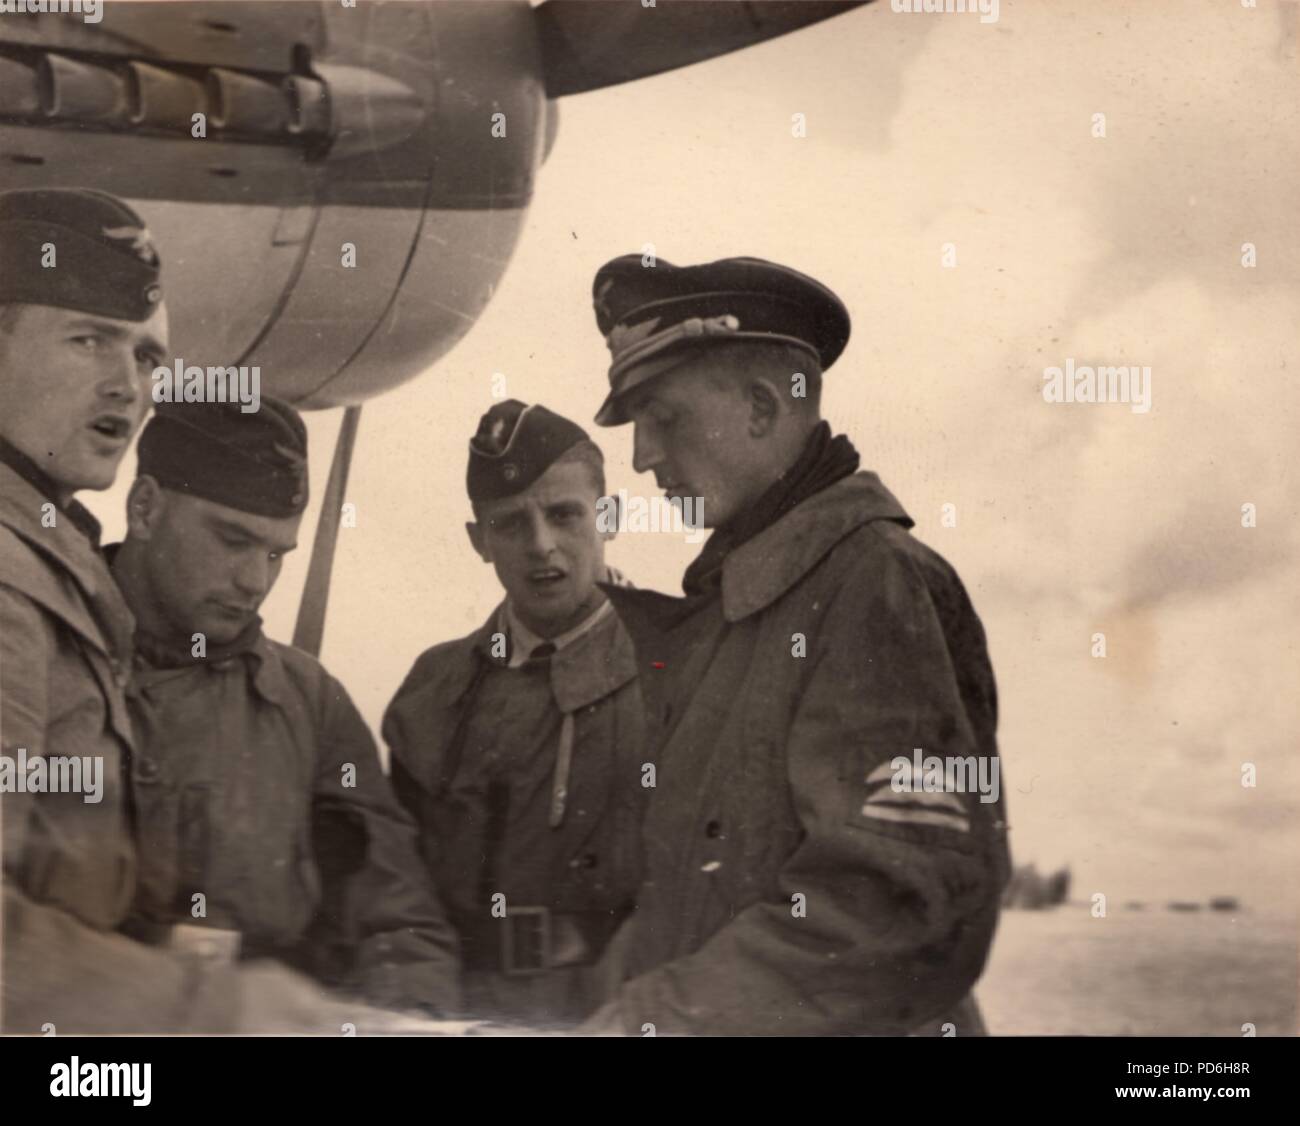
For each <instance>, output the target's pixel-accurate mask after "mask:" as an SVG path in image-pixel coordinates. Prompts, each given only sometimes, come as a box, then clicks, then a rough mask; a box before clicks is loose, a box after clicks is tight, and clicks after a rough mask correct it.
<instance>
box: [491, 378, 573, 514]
mask: <svg viewBox="0 0 1300 1126" xmlns="http://www.w3.org/2000/svg"><path fill="white" fill-rule="evenodd" d="M586 441H590V438H589V437H588V435H587V432H586V431H585V430H583V428H582V427H581V426H579V425H578V424H577V423H576V422H570V421H569V420H568V419H567V418H564V417H562V416H561V415H558V414H556V413H555V412H554V411H549V410H547V409H546V408H545V407H543V406H538V405H536V404H534V405H533V406H527V405H526V404H524V403H521V402H520V401H519V400H518V399H507V400H506V401H505V402H504V403H497V404H496V405H495V406H494V407H493V408H492V409H491V410H489V411H488V412H487V413H486V414H485V415H484V416H483V417H482V418H481V419H479V424H478V433H476V434H475V435H474V437H473V438H471V439H470V441H469V470H468V472H467V473H466V488H467V489H468V491H469V499H470V500H471V501H473V503H475V504H480V503H482V502H483V501H488V500H501V499H503V498H505V497H511V496H514V495H515V494H516V493H522V492H523V491H524V490H525V489H526V488H528V486H529V485H531V484H532V483H533V482H534V481H536V480H537V479H538V478H539V477H540V476H541V475H542V474H543V473H545V472H546V471H547V470H548V469H549V468H550V467H551V466H552V465H553V464H554V463H555V460H556V459H557V458H558V457H559V456H560V455H561V454H563V453H566V452H567V451H569V450H571V449H572V448H573V447H574V446H576V445H577V444H578V443H579V442H586Z"/></svg>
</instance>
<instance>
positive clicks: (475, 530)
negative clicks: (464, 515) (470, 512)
mask: <svg viewBox="0 0 1300 1126" xmlns="http://www.w3.org/2000/svg"><path fill="white" fill-rule="evenodd" d="M465 531H466V532H468V533H469V542H470V543H471V544H473V545H474V550H475V551H476V552H477V553H478V557H479V558H480V559H482V560H483V562H484V563H491V562H492V552H491V551H489V550H488V545H487V537H486V536H485V535H484V534H483V525H482V524H476V523H475V522H474V521H473V520H467V521H466V522H465Z"/></svg>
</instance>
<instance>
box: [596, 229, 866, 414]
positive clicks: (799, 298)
mask: <svg viewBox="0 0 1300 1126" xmlns="http://www.w3.org/2000/svg"><path fill="white" fill-rule="evenodd" d="M592 298H593V301H594V303H595V306H596V325H597V327H598V328H599V329H600V331H601V334H602V335H603V336H604V337H605V342H606V343H607V344H608V345H609V350H610V354H611V356H612V357H613V362H612V364H611V365H610V369H609V383H610V392H609V396H608V397H607V398H606V399H605V402H604V404H603V405H602V406H601V408H600V411H599V412H598V413H597V414H596V422H597V424H598V425H600V426H617V425H619V424H620V423H624V422H626V421H627V418H626V417H625V416H624V415H623V412H622V409H621V407H620V406H619V403H618V399H619V398H620V396H622V395H625V394H626V393H627V392H628V391H630V390H632V388H633V387H638V386H640V385H641V384H642V383H645V382H646V381H647V380H649V379H653V378H654V377H655V376H657V375H662V374H663V373H664V372H666V371H667V370H669V369H670V368H672V367H675V366H676V365H677V364H678V363H680V362H681V359H682V356H681V352H682V350H683V349H685V348H690V347H699V346H701V345H704V344H708V343H715V342H719V341H730V340H766V341H782V342H784V343H787V344H792V345H794V346H796V347H800V348H803V349H805V350H806V351H807V352H808V353H809V354H810V355H812V356H814V357H816V358H817V360H818V361H819V364H820V367H821V369H822V370H823V371H825V370H826V369H827V368H829V367H830V366H831V364H833V363H834V362H835V361H836V360H837V359H838V358H839V355H840V353H841V352H843V351H844V346H845V344H847V343H848V340H849V313H848V310H847V309H846V308H845V307H844V303H843V302H842V301H841V300H840V299H839V298H838V297H836V296H835V294H834V293H832V292H831V291H830V290H829V289H827V288H826V287H825V286H824V285H822V284H821V282H819V281H816V280H814V279H813V278H810V277H808V276H807V275H806V274H801V273H799V272H798V271H797V270H792V269H790V268H789V267H788V266H780V265H778V264H777V263H775V262H767V261H764V260H763V259H762V258H724V259H722V260H721V261H718V262H709V263H706V264H705V265H702V266H674V265H673V264H672V263H671V262H665V261H664V260H663V259H662V258H660V259H658V261H657V263H656V264H655V265H654V266H646V265H643V264H642V260H641V257H640V256H639V255H636V254H625V255H623V256H622V257H621V258H615V259H613V260H612V261H610V262H606V263H605V265H604V266H602V267H601V268H600V270H599V271H597V273H596V280H595V282H594V283H593V285H592Z"/></svg>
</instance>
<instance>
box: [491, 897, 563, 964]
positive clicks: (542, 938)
mask: <svg viewBox="0 0 1300 1126" xmlns="http://www.w3.org/2000/svg"><path fill="white" fill-rule="evenodd" d="M524 920H527V921H526V922H525V921H524ZM505 924H506V927H505V935H504V937H503V939H502V942H501V971H502V973H504V974H506V975H507V976H508V977H531V976H533V975H535V974H544V973H546V971H547V970H549V969H550V968H551V909H550V908H549V907H508V908H507V909H506V917H505Z"/></svg>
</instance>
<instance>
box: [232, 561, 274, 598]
mask: <svg viewBox="0 0 1300 1126" xmlns="http://www.w3.org/2000/svg"><path fill="white" fill-rule="evenodd" d="M235 586H236V587H237V588H238V590H239V592H240V594H246V595H248V596H249V597H250V598H256V599H258V600H259V602H260V601H261V599H263V598H265V597H266V594H267V591H268V590H270V587H271V561H270V560H269V559H268V558H267V557H266V555H265V554H264V553H262V552H260V551H258V552H255V553H253V554H252V555H250V556H249V558H247V559H245V560H244V561H243V562H242V563H241V564H240V566H239V569H238V570H237V571H236V572H235Z"/></svg>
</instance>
